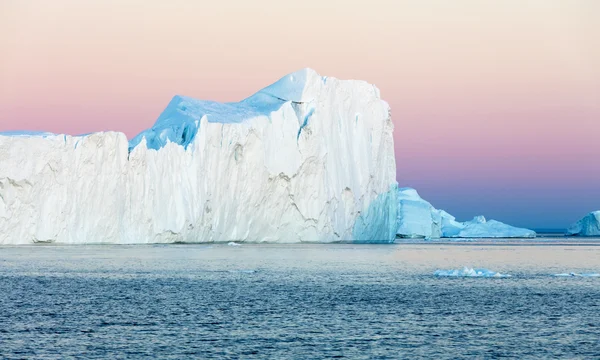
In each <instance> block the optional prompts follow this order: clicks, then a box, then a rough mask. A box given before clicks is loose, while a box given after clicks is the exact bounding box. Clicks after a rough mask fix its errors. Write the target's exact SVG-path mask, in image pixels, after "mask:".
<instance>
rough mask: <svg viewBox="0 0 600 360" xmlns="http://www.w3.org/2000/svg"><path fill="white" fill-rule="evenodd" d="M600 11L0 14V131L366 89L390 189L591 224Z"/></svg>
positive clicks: (596, 185) (411, 8) (473, 8)
mask: <svg viewBox="0 0 600 360" xmlns="http://www.w3.org/2000/svg"><path fill="white" fill-rule="evenodd" d="M598 19H600V2H599V1H595V0H571V1H563V0H535V1H534V0H504V1H480V0H458V1H442V0H439V1H433V0H414V1H383V0H379V1H368V2H367V1H349V0H346V1H324V0H318V1H317V0H306V1H301V2H293V3H292V2H285V1H267V0H265V1H252V2H249V1H241V0H238V1H227V0H222V1H218V2H213V3H210V4H207V3H206V2H205V1H183V0H180V1H170V2H165V1H141V0H140V1H116V0H108V1H77V0H55V1H41V0H40V1H30V0H20V1H18V0H4V1H0V131H5V130H16V129H26V130H48V131H52V132H65V133H70V134H75V133H87V132H92V131H101V130H119V131H123V132H125V133H126V134H127V135H128V136H129V137H132V136H133V135H135V134H136V133H137V132H139V131H141V130H142V129H144V128H147V127H150V126H151V125H152V124H153V122H154V120H155V119H156V118H157V117H158V115H159V114H160V112H161V110H162V109H163V108H164V107H165V106H166V104H167V103H168V102H169V100H170V99H171V97H172V96H173V95H174V94H182V95H188V96H192V97H196V98H202V99H211V100H218V101H237V100H240V99H242V98H244V97H246V96H248V95H250V94H252V93H253V92H255V91H256V90H258V89H260V88H262V87H264V86H266V85H268V84H269V83H271V82H273V81H275V80H277V79H278V78H279V77H281V76H283V75H285V74H286V73H289V72H292V71H295V70H297V69H300V68H303V67H312V68H314V69H315V70H317V71H318V72H319V73H321V74H322V75H328V76H335V77H338V78H342V79H349V78H354V79H363V80H367V81H369V82H371V83H374V84H376V85H377V86H378V87H379V88H380V89H381V94H382V97H383V98H384V99H385V100H387V101H388V102H389V103H390V105H391V107H392V116H393V119H394V123H395V125H396V130H395V139H396V157H397V164H398V182H399V183H400V185H401V186H413V187H415V188H417V189H418V190H419V191H420V192H421V194H422V195H423V196H424V197H425V198H427V199H428V200H430V201H431V202H432V203H433V204H434V205H436V206H438V207H441V208H445V209H446V210H448V211H450V212H453V213H454V214H455V215H457V216H458V217H459V218H461V219H462V218H467V217H472V216H473V215H476V214H479V213H483V214H485V215H487V216H488V217H491V218H497V219H498V220H503V221H507V222H512V223H514V224H516V225H522V226H530V227H564V226H566V225H568V223H569V222H571V221H574V220H576V219H577V218H578V217H581V216H583V215H584V214H585V213H586V212H588V211H591V210H595V209H600V164H598V159H599V157H600V140H599V137H600V22H599V21H597V20H598Z"/></svg>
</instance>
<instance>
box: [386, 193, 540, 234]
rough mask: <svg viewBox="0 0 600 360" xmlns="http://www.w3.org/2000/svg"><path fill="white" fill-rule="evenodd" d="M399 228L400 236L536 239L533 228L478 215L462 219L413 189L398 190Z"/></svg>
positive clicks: (397, 232) (397, 231)
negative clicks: (423, 197) (487, 218)
mask: <svg viewBox="0 0 600 360" xmlns="http://www.w3.org/2000/svg"><path fill="white" fill-rule="evenodd" d="M397 221H398V229H397V230H396V234H397V235H398V236H399V237H400V238H425V239H439V238H534V237H536V233H535V231H533V230H529V229H523V228H517V227H514V226H510V225H507V224H504V223H502V222H500V221H496V220H489V221H488V220H486V219H485V217H483V216H476V217H475V218H473V220H470V221H464V222H460V221H457V220H456V218H455V217H454V216H452V215H450V214H449V213H447V212H446V211H444V210H439V209H436V208H434V207H433V206H432V205H431V204H430V203H429V202H427V201H425V200H424V199H422V198H421V197H420V196H419V194H418V193H417V191H416V190H415V189H412V188H400V189H398V220H397Z"/></svg>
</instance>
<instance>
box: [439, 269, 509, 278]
mask: <svg viewBox="0 0 600 360" xmlns="http://www.w3.org/2000/svg"><path fill="white" fill-rule="evenodd" d="M433 274H434V275H435V276H440V277H493V278H504V277H511V276H512V275H508V274H500V273H498V272H495V271H491V270H488V269H473V268H468V267H464V268H463V269H461V270H436V271H435V273H433Z"/></svg>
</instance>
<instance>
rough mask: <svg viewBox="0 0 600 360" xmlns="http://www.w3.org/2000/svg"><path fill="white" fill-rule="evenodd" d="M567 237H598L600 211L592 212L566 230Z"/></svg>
mask: <svg viewBox="0 0 600 360" xmlns="http://www.w3.org/2000/svg"><path fill="white" fill-rule="evenodd" d="M566 234H567V235H568V236H600V210H598V211H592V212H591V213H589V214H587V215H586V216H584V217H583V218H582V219H581V220H579V221H577V222H576V223H575V224H573V225H571V226H569V228H568V229H567V233H566Z"/></svg>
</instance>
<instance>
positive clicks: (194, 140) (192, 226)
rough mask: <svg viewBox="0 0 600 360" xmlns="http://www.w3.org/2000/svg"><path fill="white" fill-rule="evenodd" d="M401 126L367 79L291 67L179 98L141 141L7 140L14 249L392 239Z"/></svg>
mask: <svg viewBox="0 0 600 360" xmlns="http://www.w3.org/2000/svg"><path fill="white" fill-rule="evenodd" d="M392 132H393V124H392V121H391V118H390V110H389V106H388V104H387V103H386V102H385V101H383V100H381V98H380V94H379V90H378V89H377V88H376V87H375V86H373V85H370V84H368V83H366V82H363V81H355V80H338V79H335V78H331V77H328V78H325V77H321V76H319V75H318V74H317V73H316V72H314V71H313V70H310V69H304V70H301V71H299V72H296V73H293V74H290V75H287V76H285V77H284V78H282V79H281V80H279V81H278V82H276V83H275V84H273V85H271V86H269V87H267V88H265V89H263V90H261V91H259V92H258V93H257V94H255V95H253V96H251V97H249V98H247V99H245V100H243V101H241V102H239V103H217V102H212V101H200V100H195V99H191V98H188V97H183V96H175V97H174V98H173V100H172V101H171V102H170V103H169V105H168V106H167V108H166V109H165V110H164V112H163V113H162V114H161V115H160V117H159V118H158V120H157V122H156V124H155V125H154V126H153V127H152V128H151V129H148V130H146V131H144V132H142V133H141V134H140V135H138V136H137V137H135V138H134V139H132V140H131V141H130V142H129V141H128V140H127V138H126V136H125V135H124V134H122V133H118V132H101V133H93V134H89V135H85V136H69V135H53V134H47V133H43V134H27V133H21V134H6V135H2V134H0V243H1V244H24V243H32V242H58V243H168V242H209V241H226V242H229V241H257V242H261V241H269V242H300V241H316V242H331V241H365V242H391V241H393V240H394V238H395V234H396V211H397V198H396V180H395V175H396V174H395V173H396V169H395V166H396V165H395V160H394V144H393V137H392Z"/></svg>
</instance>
